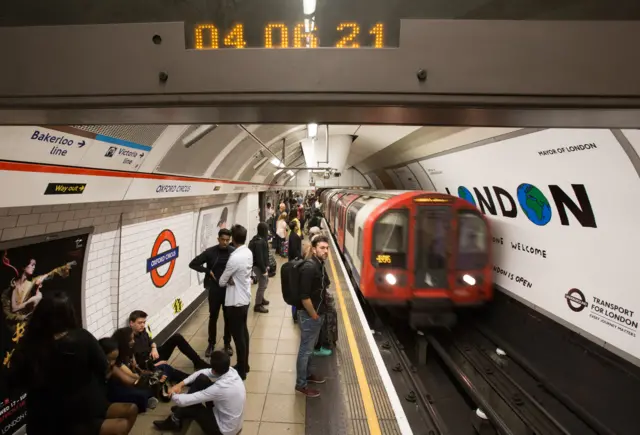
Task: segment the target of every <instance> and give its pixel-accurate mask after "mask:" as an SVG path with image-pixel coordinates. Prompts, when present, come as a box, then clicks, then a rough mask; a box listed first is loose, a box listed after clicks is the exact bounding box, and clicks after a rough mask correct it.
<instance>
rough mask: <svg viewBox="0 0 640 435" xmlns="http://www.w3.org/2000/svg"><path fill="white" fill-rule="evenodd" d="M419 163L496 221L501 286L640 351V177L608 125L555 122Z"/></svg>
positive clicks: (441, 188)
mask: <svg viewBox="0 0 640 435" xmlns="http://www.w3.org/2000/svg"><path fill="white" fill-rule="evenodd" d="M421 164H422V165H423V166H424V167H425V169H426V171H427V173H428V174H429V176H430V177H431V180H432V181H433V183H434V184H435V186H436V189H437V190H438V192H450V193H451V194H452V195H456V196H459V197H461V198H464V199H466V200H468V201H469V202H471V203H473V204H475V205H476V206H477V207H478V208H479V209H480V211H482V212H483V213H484V214H485V215H486V216H487V217H489V219H490V220H491V223H492V230H493V248H494V262H495V264H494V278H495V282H496V284H498V285H499V286H501V287H502V288H504V289H506V290H508V291H510V292H512V293H514V294H516V295H518V296H520V297H522V298H524V299H526V300H528V301H529V302H531V303H533V304H535V305H537V306H539V307H541V308H542V309H544V310H545V311H547V312H550V313H552V314H553V315H555V316H557V317H559V318H561V319H563V320H564V321H566V322H568V323H570V324H573V325H575V326H576V327H578V328H580V329H582V330H584V331H587V332H588V333H590V334H592V335H594V336H596V337H598V338H599V339H601V340H603V341H605V342H607V343H608V344H609V345H611V346H614V347H616V348H618V349H621V350H623V351H624V352H627V353H628V354H631V355H633V356H635V357H640V345H639V342H638V340H639V339H640V338H639V337H638V335H639V334H640V331H638V323H639V322H640V320H639V319H640V293H638V285H637V277H636V275H637V268H638V260H637V255H636V252H635V247H636V246H638V245H640V231H638V218H637V217H638V215H639V213H640V209H638V201H637V199H638V198H640V179H639V177H638V173H637V172H636V170H635V168H634V167H633V165H632V163H631V161H630V160H629V158H628V156H627V154H626V153H625V151H624V149H623V148H622V146H621V145H620V143H619V142H618V141H617V139H616V138H615V136H614V135H613V133H612V132H611V131H610V130H605V129H600V130H586V129H548V130H543V131H539V132H535V133H530V134H526V135H523V136H519V137H515V138H512V139H508V140H504V141H501V142H495V143H490V144H487V145H482V146H478V147H475V148H471V149H468V150H465V151H461V152H457V153H451V154H448V155H443V156H440V157H434V158H432V159H427V160H423V161H422V162H421Z"/></svg>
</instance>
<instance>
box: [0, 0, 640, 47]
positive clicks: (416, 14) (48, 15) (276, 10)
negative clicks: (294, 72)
mask: <svg viewBox="0 0 640 435" xmlns="http://www.w3.org/2000/svg"><path fill="white" fill-rule="evenodd" d="M5 3H6V4H3V10H2V14H0V26H43V25H47V26H48V25H72V24H115V23H154V22H176V21H178V22H184V23H185V40H186V47H187V48H190V49H244V48H262V49H276V48H285V49H286V48H300V49H301V48H312V49H313V48H345V49H346V48H351V49H357V48H364V49H366V48H369V49H371V48H373V49H383V48H388V47H398V46H399V44H400V21H401V20H403V19H466V20H474V19H475V20H485V19H493V20H527V19H529V20H539V19H546V20H638V19H640V2H637V1H634V0H618V1H614V2H609V1H606V0H592V1H590V2H589V7H584V4H583V2H576V1H573V0H557V1H555V2H532V1H530V0H511V1H509V2H506V3H508V5H507V4H506V3H505V2H486V1H482V0H460V1H455V2H451V1H449V2H445V1H419V0H394V1H390V0H339V1H336V0H242V1H239V0H216V1H211V0H182V1H179V2H176V1H174V0H136V1H134V2H132V1H130V0H109V1H87V0H57V1H55V2H51V1H42V0H21V1H14V2H5ZM151 36H153V35H151ZM159 36H161V35H159ZM150 39H151V37H150ZM150 43H151V41H150ZM154 43H162V41H161V38H160V39H158V38H155V39H154Z"/></svg>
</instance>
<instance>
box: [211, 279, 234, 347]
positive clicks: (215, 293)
mask: <svg viewBox="0 0 640 435" xmlns="http://www.w3.org/2000/svg"><path fill="white" fill-rule="evenodd" d="M208 292H209V345H210V346H212V347H213V346H215V344H216V338H217V337H218V316H219V315H220V309H222V318H223V319H224V339H223V340H224V346H225V347H229V346H231V332H230V331H229V320H228V319H227V309H226V307H225V306H224V298H225V295H226V293H227V289H226V288H220V287H218V286H216V285H212V286H211V288H210V289H209V290H208Z"/></svg>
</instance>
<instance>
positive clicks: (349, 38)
mask: <svg viewBox="0 0 640 435" xmlns="http://www.w3.org/2000/svg"><path fill="white" fill-rule="evenodd" d="M386 27H387V26H385V23H384V22H382V21H379V22H376V23H374V24H372V25H363V24H361V23H358V22H356V21H343V22H339V23H337V25H334V24H333V23H326V26H322V28H321V27H320V23H316V22H315V21H314V20H311V19H308V18H306V19H304V21H302V22H297V23H291V24H288V23H285V22H267V23H264V24H262V25H260V24H257V23H256V24H254V25H253V26H252V27H251V32H246V25H245V24H244V23H234V24H233V25H232V26H231V27H230V28H221V27H220V26H217V25H215V24H211V23H206V24H197V25H195V26H194V29H193V42H194V45H193V48H195V49H197V50H203V49H220V48H318V47H333V48H361V47H370V48H384V47H388V45H387V40H386V38H385V36H386V32H385V30H386ZM248 33H250V34H251V35H252V36H253V37H252V38H251V39H248V38H247V36H246V35H247V34H248ZM257 36H258V37H257ZM260 36H261V37H260Z"/></svg>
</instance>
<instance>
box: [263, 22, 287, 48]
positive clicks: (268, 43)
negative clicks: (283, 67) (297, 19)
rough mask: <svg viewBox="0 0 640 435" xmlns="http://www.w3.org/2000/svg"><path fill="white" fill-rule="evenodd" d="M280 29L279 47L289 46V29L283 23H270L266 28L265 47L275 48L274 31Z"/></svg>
mask: <svg viewBox="0 0 640 435" xmlns="http://www.w3.org/2000/svg"><path fill="white" fill-rule="evenodd" d="M274 29H278V30H280V32H279V33H280V45H279V46H278V48H287V47H289V29H288V28H287V26H285V25H284V24H282V23H269V24H267V27H265V28H264V47H265V48H273V31H274Z"/></svg>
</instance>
